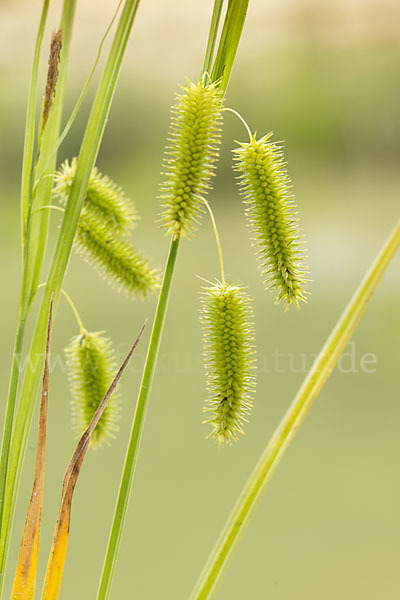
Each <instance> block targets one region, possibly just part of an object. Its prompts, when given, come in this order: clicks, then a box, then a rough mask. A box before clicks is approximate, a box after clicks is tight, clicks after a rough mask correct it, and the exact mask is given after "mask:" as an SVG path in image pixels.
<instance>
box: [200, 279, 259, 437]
mask: <svg viewBox="0 0 400 600" xmlns="http://www.w3.org/2000/svg"><path fill="white" fill-rule="evenodd" d="M201 321H202V325H203V340H204V360H205V367H206V376H207V389H208V392H209V398H208V400H207V406H206V408H205V411H206V412H207V413H208V417H207V419H206V420H205V423H209V424H210V425H212V431H211V433H210V437H213V438H215V439H216V440H217V441H218V443H219V444H222V443H223V442H225V443H227V444H230V443H231V442H232V441H233V440H236V439H237V434H238V433H243V430H242V424H243V422H244V421H246V415H247V414H248V412H249V410H250V408H251V405H252V401H251V396H252V393H253V391H254V387H255V377H254V370H255V356H254V355H255V347H254V325H253V312H252V308H251V302H250V299H249V297H248V296H247V295H246V293H245V292H244V290H243V288H239V287H236V286H231V285H227V284H221V283H216V284H215V285H213V286H212V287H209V288H206V289H205V292H204V294H203V296H202V311H201Z"/></svg>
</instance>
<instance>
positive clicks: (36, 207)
mask: <svg viewBox="0 0 400 600" xmlns="http://www.w3.org/2000/svg"><path fill="white" fill-rule="evenodd" d="M75 7H76V0H69V1H64V4H63V11H62V15H61V21H60V29H61V31H62V48H61V54H60V64H59V73H58V78H57V86H56V94H55V97H54V100H53V104H52V107H51V109H50V114H49V118H48V121H47V124H46V127H45V128H44V130H43V131H41V132H40V134H39V147H38V152H37V156H36V164H35V167H34V170H33V176H32V178H33V181H34V180H35V177H36V173H37V172H38V171H39V172H43V174H44V177H43V178H42V179H41V181H40V183H39V185H37V186H33V182H32V181H31V194H30V205H29V207H28V221H27V234H26V246H25V253H24V272H23V282H22V299H21V302H22V307H23V308H22V310H23V311H26V312H27V311H29V308H30V306H31V304H32V302H33V299H34V297H35V294H36V290H37V286H38V283H39V280H40V276H41V271H42V265H43V260H44V255H45V251H46V244H47V234H48V228H49V216H50V213H49V211H43V210H41V208H42V207H43V206H47V205H49V204H51V193H52V187H53V173H54V170H55V165H56V159H57V153H56V151H55V146H56V143H57V139H58V137H59V135H60V127H61V118H62V110H63V104H64V92H65V85H66V79H67V70H68V59H69V51H70V46H71V36H72V28H73V22H74V16H75ZM40 127H41V124H40ZM45 165H46V166H45ZM33 187H34V189H33Z"/></svg>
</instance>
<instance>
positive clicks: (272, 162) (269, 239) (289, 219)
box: [234, 133, 308, 307]
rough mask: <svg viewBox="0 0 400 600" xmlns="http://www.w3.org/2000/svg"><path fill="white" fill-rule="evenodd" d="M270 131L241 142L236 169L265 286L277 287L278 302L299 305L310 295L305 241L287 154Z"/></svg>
mask: <svg viewBox="0 0 400 600" xmlns="http://www.w3.org/2000/svg"><path fill="white" fill-rule="evenodd" d="M271 135H272V134H271V133H270V134H268V135H266V136H265V137H263V138H261V139H260V140H256V138H255V137H253V139H252V140H251V142H249V143H243V144H240V148H237V149H236V150H234V153H235V159H236V167H235V168H236V169H237V170H238V171H239V173H240V177H239V179H240V181H241V191H242V194H243V196H244V201H245V205H246V214H247V217H248V220H249V223H250V226H251V229H252V234H253V241H254V244H255V245H256V247H257V249H258V252H257V255H258V259H259V265H260V270H261V272H262V274H263V276H264V277H265V283H266V285H267V288H269V289H272V290H276V292H277V295H276V302H277V303H278V304H279V303H280V302H284V303H285V304H286V307H288V306H290V304H295V305H296V306H299V302H300V301H306V296H307V292H306V291H305V283H306V281H307V279H306V276H307V274H308V271H307V269H306V268H305V266H304V264H303V261H304V250H303V245H304V240H303V236H302V234H301V233H300V231H299V228H298V219H297V217H296V209H295V205H294V197H293V195H292V193H291V184H290V179H289V176H288V173H287V170H286V164H285V162H284V157H283V153H282V150H281V148H280V147H279V146H278V145H277V144H275V143H274V142H272V141H270V138H271Z"/></svg>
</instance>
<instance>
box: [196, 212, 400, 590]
mask: <svg viewBox="0 0 400 600" xmlns="http://www.w3.org/2000/svg"><path fill="white" fill-rule="evenodd" d="M399 245H400V222H399V223H398V224H397V226H396V228H395V229H394V231H393V232H392V234H391V235H390V236H389V237H388V239H387V241H386V243H385V244H384V246H383V248H382V249H381V251H380V253H379V254H378V256H377V257H376V259H375V261H374V262H373V264H372V265H371V267H370V269H369V270H368V272H367V273H366V275H365V277H364V279H363V280H362V282H361V284H360V286H359V288H358V289H357V291H356V292H355V294H354V296H353V297H352V299H351V300H350V302H349V304H348V305H347V307H346V308H345V310H344V311H343V313H342V315H341V317H340V319H339V321H338V322H337V324H336V327H335V328H334V329H333V331H332V333H331V334H330V336H329V337H328V339H327V341H326V342H325V344H324V346H323V348H322V349H321V352H320V353H319V355H318V357H317V359H316V360H315V362H314V365H313V366H312V368H311V371H310V372H309V374H308V375H307V377H306V378H305V380H304V382H303V385H302V386H301V388H300V389H299V391H298V393H297V395H296V396H295V398H294V400H293V402H292V404H291V405H290V407H289V409H288V410H287V412H286V414H285V416H284V417H283V419H282V421H281V423H280V425H279V426H278V428H277V429H276V431H275V433H274V435H273V436H272V438H271V440H270V442H269V443H268V444H267V446H266V448H265V450H264V452H263V453H262V455H261V457H260V459H259V461H258V463H257V464H256V466H255V468H254V470H253V472H252V474H251V475H250V478H249V480H248V481H247V483H246V484H245V486H244V488H243V490H242V492H241V494H240V496H239V499H238V501H237V503H236V505H235V506H234V508H233V511H232V513H231V515H230V517H229V519H228V521H227V522H226V524H225V527H224V529H223V530H222V533H221V535H220V537H219V539H218V541H217V543H216V545H215V547H214V549H213V551H212V552H211V554H210V557H209V559H208V561H207V563H206V566H205V568H204V570H203V572H202V574H201V576H200V578H199V580H198V582H197V584H196V586H195V588H194V590H193V592H192V595H191V596H190V600H207V599H209V598H212V596H213V594H214V592H215V590H216V587H217V585H218V583H219V582H220V580H221V578H222V575H223V573H224V570H225V568H226V565H227V563H228V560H229V558H230V557H231V555H232V554H233V552H234V550H235V548H236V545H237V543H238V541H239V538H240V535H241V534H242V533H243V530H244V529H245V527H246V525H247V524H248V522H249V520H250V518H251V516H252V514H253V511H254V509H255V506H256V504H257V501H258V500H259V498H260V497H261V495H262V493H263V491H264V490H265V488H266V486H267V485H268V483H269V482H270V480H271V477H272V475H273V473H274V471H275V469H276V467H277V466H278V464H279V461H280V460H281V458H282V456H283V455H284V453H285V452H286V450H287V449H288V447H289V444H290V442H291V441H292V439H293V438H294V436H295V433H296V432H297V430H298V429H299V427H300V425H301V423H302V422H303V420H304V418H305V416H306V414H307V412H308V411H309V409H310V408H311V405H312V402H313V400H314V399H315V398H316V396H317V395H318V393H319V392H320V390H321V388H322V386H323V385H324V383H325V381H326V380H327V378H328V376H329V374H330V373H331V371H332V369H333V367H334V366H335V364H336V361H337V360H338V358H339V356H340V354H341V353H342V351H343V349H344V347H345V346H346V344H347V342H348V340H349V339H350V337H351V335H352V333H353V331H354V329H355V328H356V326H357V323H358V322H359V320H360V318H361V316H362V314H363V312H364V310H365V309H366V307H367V305H368V302H369V300H370V299H371V296H372V294H373V293H374V291H375V289H376V288H377V286H378V284H379V282H380V280H381V278H382V276H383V274H384V272H385V271H386V269H387V267H388V266H389V264H390V261H391V260H392V258H393V256H394V255H395V253H396V251H397V249H398V247H399Z"/></svg>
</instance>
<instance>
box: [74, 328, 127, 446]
mask: <svg viewBox="0 0 400 600" xmlns="http://www.w3.org/2000/svg"><path fill="white" fill-rule="evenodd" d="M66 354H67V365H68V375H69V379H70V388H71V394H72V402H71V405H72V423H73V427H74V430H75V431H76V433H77V435H80V434H82V433H83V432H84V431H85V429H86V428H87V427H88V425H89V423H90V421H91V420H92V417H93V415H94V413H95V412H96V409H97V407H98V405H99V404H100V402H101V401H102V400H103V398H104V396H105V394H106V392H107V390H108V388H109V386H110V384H111V382H112V381H113V378H114V376H115V372H116V364H115V359H114V353H113V350H112V345H111V340H109V339H108V338H106V337H104V336H103V335H101V332H100V333H89V332H87V331H84V332H82V333H81V334H79V335H77V336H75V337H73V338H72V339H71V341H70V344H69V346H68V348H67V349H66ZM119 418H120V405H119V399H118V391H116V392H114V393H113V395H112V397H111V398H110V400H109V402H108V404H107V407H106V408H105V410H104V413H103V414H102V416H101V418H100V421H99V423H98V424H97V426H96V428H95V430H94V431H93V433H92V437H91V442H90V443H91V446H92V447H93V448H96V447H99V446H101V445H102V444H103V443H104V442H109V441H110V440H111V439H112V438H113V437H115V433H116V432H117V431H118V429H119V428H118V421H119Z"/></svg>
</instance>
